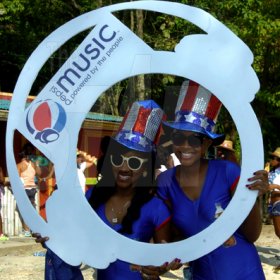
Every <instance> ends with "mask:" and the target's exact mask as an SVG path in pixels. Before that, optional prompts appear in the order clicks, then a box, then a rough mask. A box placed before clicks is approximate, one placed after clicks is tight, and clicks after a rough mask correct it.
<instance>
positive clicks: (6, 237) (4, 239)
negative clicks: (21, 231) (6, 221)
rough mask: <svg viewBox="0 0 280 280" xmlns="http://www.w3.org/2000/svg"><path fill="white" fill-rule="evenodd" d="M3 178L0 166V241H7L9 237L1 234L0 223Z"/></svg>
mask: <svg viewBox="0 0 280 280" xmlns="http://www.w3.org/2000/svg"><path fill="white" fill-rule="evenodd" d="M4 187H5V177H4V173H3V169H2V167H1V166H0V241H7V240H9V237H8V236H6V235H5V234H4V233H3V226H2V224H3V221H2V216H1V208H2V197H3V195H4V193H5V189H4Z"/></svg>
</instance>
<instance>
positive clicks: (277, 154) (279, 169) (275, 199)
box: [268, 147, 280, 272]
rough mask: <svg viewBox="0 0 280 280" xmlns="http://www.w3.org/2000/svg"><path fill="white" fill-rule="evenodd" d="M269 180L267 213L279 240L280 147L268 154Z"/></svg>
mask: <svg viewBox="0 0 280 280" xmlns="http://www.w3.org/2000/svg"><path fill="white" fill-rule="evenodd" d="M269 163H270V170H269V174H268V180H269V190H270V199H269V207H268V208H269V213H270V215H271V218H272V221H273V226H274V231H275V234H276V236H278V238H279V239H280V147H278V148H276V150H275V151H274V152H271V153H270V162H269ZM274 271H275V272H280V264H279V265H278V266H276V267H275V268H274Z"/></svg>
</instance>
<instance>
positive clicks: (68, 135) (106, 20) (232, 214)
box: [6, 1, 263, 268]
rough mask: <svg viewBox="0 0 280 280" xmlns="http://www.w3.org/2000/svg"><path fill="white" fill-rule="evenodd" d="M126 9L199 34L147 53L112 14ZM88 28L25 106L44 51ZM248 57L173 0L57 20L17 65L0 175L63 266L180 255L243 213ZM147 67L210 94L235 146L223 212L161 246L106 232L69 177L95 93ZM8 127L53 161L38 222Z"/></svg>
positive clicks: (221, 29) (221, 232)
mask: <svg viewBox="0 0 280 280" xmlns="http://www.w3.org/2000/svg"><path fill="white" fill-rule="evenodd" d="M155 2H156V3H155ZM128 9H142V10H148V11H154V12H159V13H165V14H169V15H172V16H177V17H180V18H182V19H185V20H188V21H189V22H191V23H193V24H195V25H197V26H198V27H199V28H201V29H202V30H203V31H204V32H205V34H197V35H189V36H185V37H184V38H182V40H181V41H180V42H179V44H178V45H177V46H176V48H175V51H174V52H166V51H155V50H153V49H152V48H150V47H149V46H148V45H147V44H146V43H145V42H143V41H142V40H141V39H140V38H138V37H137V36H136V35H135V34H134V33H133V32H132V31H131V30H130V29H128V28H127V27H126V26H125V25H124V24H123V23H122V22H120V21H119V20H118V19H117V18H116V17H115V16H114V15H113V14H112V13H113V12H116V11H120V10H128ZM93 27H94V28H93ZM91 28H92V30H91V31H90V32H89V34H88V35H87V36H86V38H85V39H84V41H83V42H82V43H81V44H80V46H79V47H78V48H77V49H76V50H75V51H74V53H73V54H72V55H71V56H70V57H69V59H68V60H67V62H66V63H65V64H64V65H63V66H62V67H61V68H60V69H59V71H58V72H57V73H56V74H55V75H54V76H53V77H52V79H51V80H50V81H49V82H48V84H47V85H46V86H45V87H44V88H43V89H42V91H41V92H40V93H39V94H38V96H37V97H36V99H35V100H34V101H33V103H32V104H31V105H30V106H29V107H28V108H27V109H25V104H26V99H27V96H28V94H29V92H30V90H31V87H32V84H33V82H34V80H35V79H36V77H37V75H38V73H39V71H40V69H41V68H42V67H43V65H44V63H45V62H46V61H47V60H48V58H49V57H50V56H51V55H52V54H53V53H54V52H55V51H56V50H58V49H59V48H60V47H61V46H62V45H63V44H64V43H65V42H66V41H67V40H69V39H70V38H72V37H74V36H75V35H77V34H78V33H80V32H82V31H85V30H87V29H91ZM252 62H253V55H252V53H251V51H250V50H249V48H248V47H247V46H246V45H245V44H244V43H243V42H242V41H241V40H240V39H239V38H238V37H237V36H236V35H235V34H234V33H233V32H231V31H230V30H229V29H228V28H227V27H226V26H224V25H223V24H222V23H221V22H219V21H218V20H217V19H215V18H214V17H213V16H211V15H210V14H209V13H207V12H205V11H203V10H201V9H198V8H195V7H190V6H187V5H183V4H179V3H174V2H167V1H134V2H128V3H121V4H116V5H112V6H108V7H104V8H100V9H98V10H94V11H91V12H88V13H86V14H84V15H81V16H79V17H77V18H74V19H73V20H71V21H69V22H67V23H66V24H64V25H62V26H61V27H59V28H58V29H57V30H55V31H54V32H53V33H51V34H50V35H49V36H48V37H47V38H46V39H45V40H43V41H42V42H41V44H40V45H39V46H38V47H37V48H36V49H35V51H34V52H33V53H32V55H31V56H30V58H29V59H28V61H27V62H26V64H25V66H24V68H23V70H22V72H21V74H20V76H19V79H18V81H17V84H16V87H15V90H14V95H13V99H12V102H11V106H10V111H9V117H8V124H7V136H6V139H7V141H6V150H7V155H6V156H7V167H8V173H9V177H10V181H11V184H12V188H13V192H14V195H15V197H16V200H17V203H18V206H19V209H20V211H21V212H22V215H23V218H24V219H25V221H26V222H27V224H28V225H29V226H30V228H31V229H32V230H33V232H40V233H41V234H42V236H49V238H50V240H49V241H48V242H47V245H48V246H49V247H50V248H51V249H52V250H53V251H54V252H55V253H56V254H57V255H59V256H60V257H61V258H63V259H64V260H65V261H67V262H68V263H70V264H73V265H76V264H80V263H81V262H84V263H87V264H88V265H91V266H94V267H97V268H104V267H106V266H108V264H109V263H110V262H113V261H115V260H116V259H117V258H118V259H121V260H124V261H128V262H131V263H136V264H141V265H161V264H163V263H165V262H166V261H172V260H173V259H174V258H179V259H181V260H182V262H187V261H191V260H194V259H197V258H199V257H201V256H203V255H205V254H207V253H209V252H210V251H212V250H214V249H215V248H217V247H218V246H219V245H220V244H222V243H223V242H224V241H225V240H227V238H228V237H229V236H231V235H232V234H233V232H235V231H236V230H237V228H238V227H239V226H240V224H241V223H242V222H243V220H244V219H245V218H246V216H247V215H248V213H249V211H250V210H251V208H252V206H253V204H254V202H255V199H256V196H257V193H256V192H254V191H249V190H247V188H245V185H246V182H247V178H249V177H251V174H252V173H253V172H254V171H255V170H258V169H261V168H262V167H263V159H262V154H263V146H262V136H261V131H260V128H259V124H258V121H257V119H256V116H255V114H254V111H253V110H252V107H251V105H250V102H251V101H252V100H253V98H254V96H255V94H256V92H257V91H258V89H259V82H258V79H257V77H256V74H255V72H254V70H253V69H252V67H251V64H252ZM152 73H162V74H171V75H177V76H181V77H184V78H189V79H191V80H194V81H196V82H198V83H199V84H201V85H203V86H204V87H206V88H207V89H208V90H210V91H211V92H213V93H215V95H216V96H217V97H218V98H219V99H220V100H221V101H222V103H223V105H224V106H225V107H226V108H227V110H228V111H229V112H230V114H231V116H232V118H233V120H234V121H235V124H236V126H237V129H238V132H239V135H240V139H241V145H242V171H241V176H240V180H239V184H238V187H237V191H236V193H235V195H234V197H233V199H232V201H231V202H230V204H229V205H228V207H227V208H226V209H225V211H224V213H223V215H222V216H221V217H220V218H219V219H217V220H216V221H215V222H214V223H213V224H212V225H211V226H209V227H208V228H206V229H205V230H203V231H202V232H200V233H199V234H197V235H195V236H192V237H190V238H188V239H186V240H183V241H180V242H175V243H170V244H148V243H141V242H137V241H134V240H130V239H128V238H126V237H124V236H122V235H120V234H118V233H116V232H114V231H113V230H112V229H110V228H109V227H108V226H106V225H105V224H104V223H103V222H102V221H101V220H100V219H99V217H98V216H97V215H96V214H95V212H94V211H93V210H92V209H91V207H90V206H89V204H88V203H87V201H86V200H85V198H84V195H83V193H82V191H81V188H80V187H79V183H78V180H77V174H76V153H75V152H76V147H77V139H78V133H79V130H80V128H81V125H82V123H83V121H84V119H85V116H86V114H87V113H88V112H89V110H90V108H91V107H92V105H93V104H94V102H95V101H96V99H97V98H98V97H99V96H100V94H101V93H102V92H104V91H106V90H107V89H108V88H110V87H111V86H112V85H114V84H115V83H117V82H119V81H121V80H123V79H126V78H128V77H131V76H135V75H139V74H152ZM42 104H43V105H42ZM45 105H46V106H49V108H50V109H51V113H52V126H51V128H48V129H47V130H46V129H45V130H40V129H39V128H38V126H36V124H35V123H34V114H35V112H37V113H38V112H39V110H41V109H42V108H43V107H42V106H45ZM40 106H41V107H40ZM248 128H250V129H248ZM15 130H19V131H20V132H21V133H22V135H24V136H25V137H26V138H27V139H28V140H29V141H30V142H32V143H33V144H34V145H35V146H36V147H37V148H38V149H39V150H40V151H41V152H42V153H44V154H45V155H46V156H47V157H48V158H49V159H50V160H51V161H52V162H53V163H54V166H55V173H56V179H57V184H58V190H57V191H55V192H54V193H53V195H52V196H51V197H50V198H49V199H48V201H47V205H46V210H47V220H48V221H47V222H46V221H44V220H43V219H42V218H41V217H40V216H39V215H38V213H37V212H36V211H35V210H34V209H33V207H32V206H31V204H30V203H29V200H28V198H27V196H26V194H25V192H24V188H23V185H22V183H21V181H20V178H19V176H18V173H17V169H16V162H15V158H14V154H13V138H14V131H15ZM255 151H258V153H255ZM73 182H76V183H73ZM73 252H75V253H73Z"/></svg>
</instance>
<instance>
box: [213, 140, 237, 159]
mask: <svg viewBox="0 0 280 280" xmlns="http://www.w3.org/2000/svg"><path fill="white" fill-rule="evenodd" d="M215 149H216V157H217V158H218V159H223V160H229V161H232V162H235V163H238V160H237V157H236V154H235V150H234V149H233V142H232V141H231V140H224V142H223V143H222V144H220V145H218V146H216V147H215Z"/></svg>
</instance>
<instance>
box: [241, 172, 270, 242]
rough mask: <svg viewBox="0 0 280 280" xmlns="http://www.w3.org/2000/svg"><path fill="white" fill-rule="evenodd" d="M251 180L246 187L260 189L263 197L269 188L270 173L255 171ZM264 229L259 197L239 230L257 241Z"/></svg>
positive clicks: (246, 236)
mask: <svg viewBox="0 0 280 280" xmlns="http://www.w3.org/2000/svg"><path fill="white" fill-rule="evenodd" d="M248 181H249V182H250V183H249V184H248V185H246V187H247V188H248V189H249V190H257V191H259V194H258V197H262V196H263V195H264V194H265V193H266V192H267V191H268V188H269V184H268V174H267V172H266V171H265V170H259V171H257V172H255V173H254V175H253V177H251V178H249V179H248ZM261 230H262V217H261V205H260V201H259V198H258V199H257V201H256V203H255V205H254V207H253V208H252V210H251V212H250V213H249V215H248V216H247V218H246V219H245V221H244V222H243V223H242V225H241V226H240V228H239V231H240V232H241V233H242V234H243V235H244V236H245V238H246V239H247V240H248V241H249V242H252V243H253V242H255V241H256V240H257V239H258V238H259V236H260V234H261Z"/></svg>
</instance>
